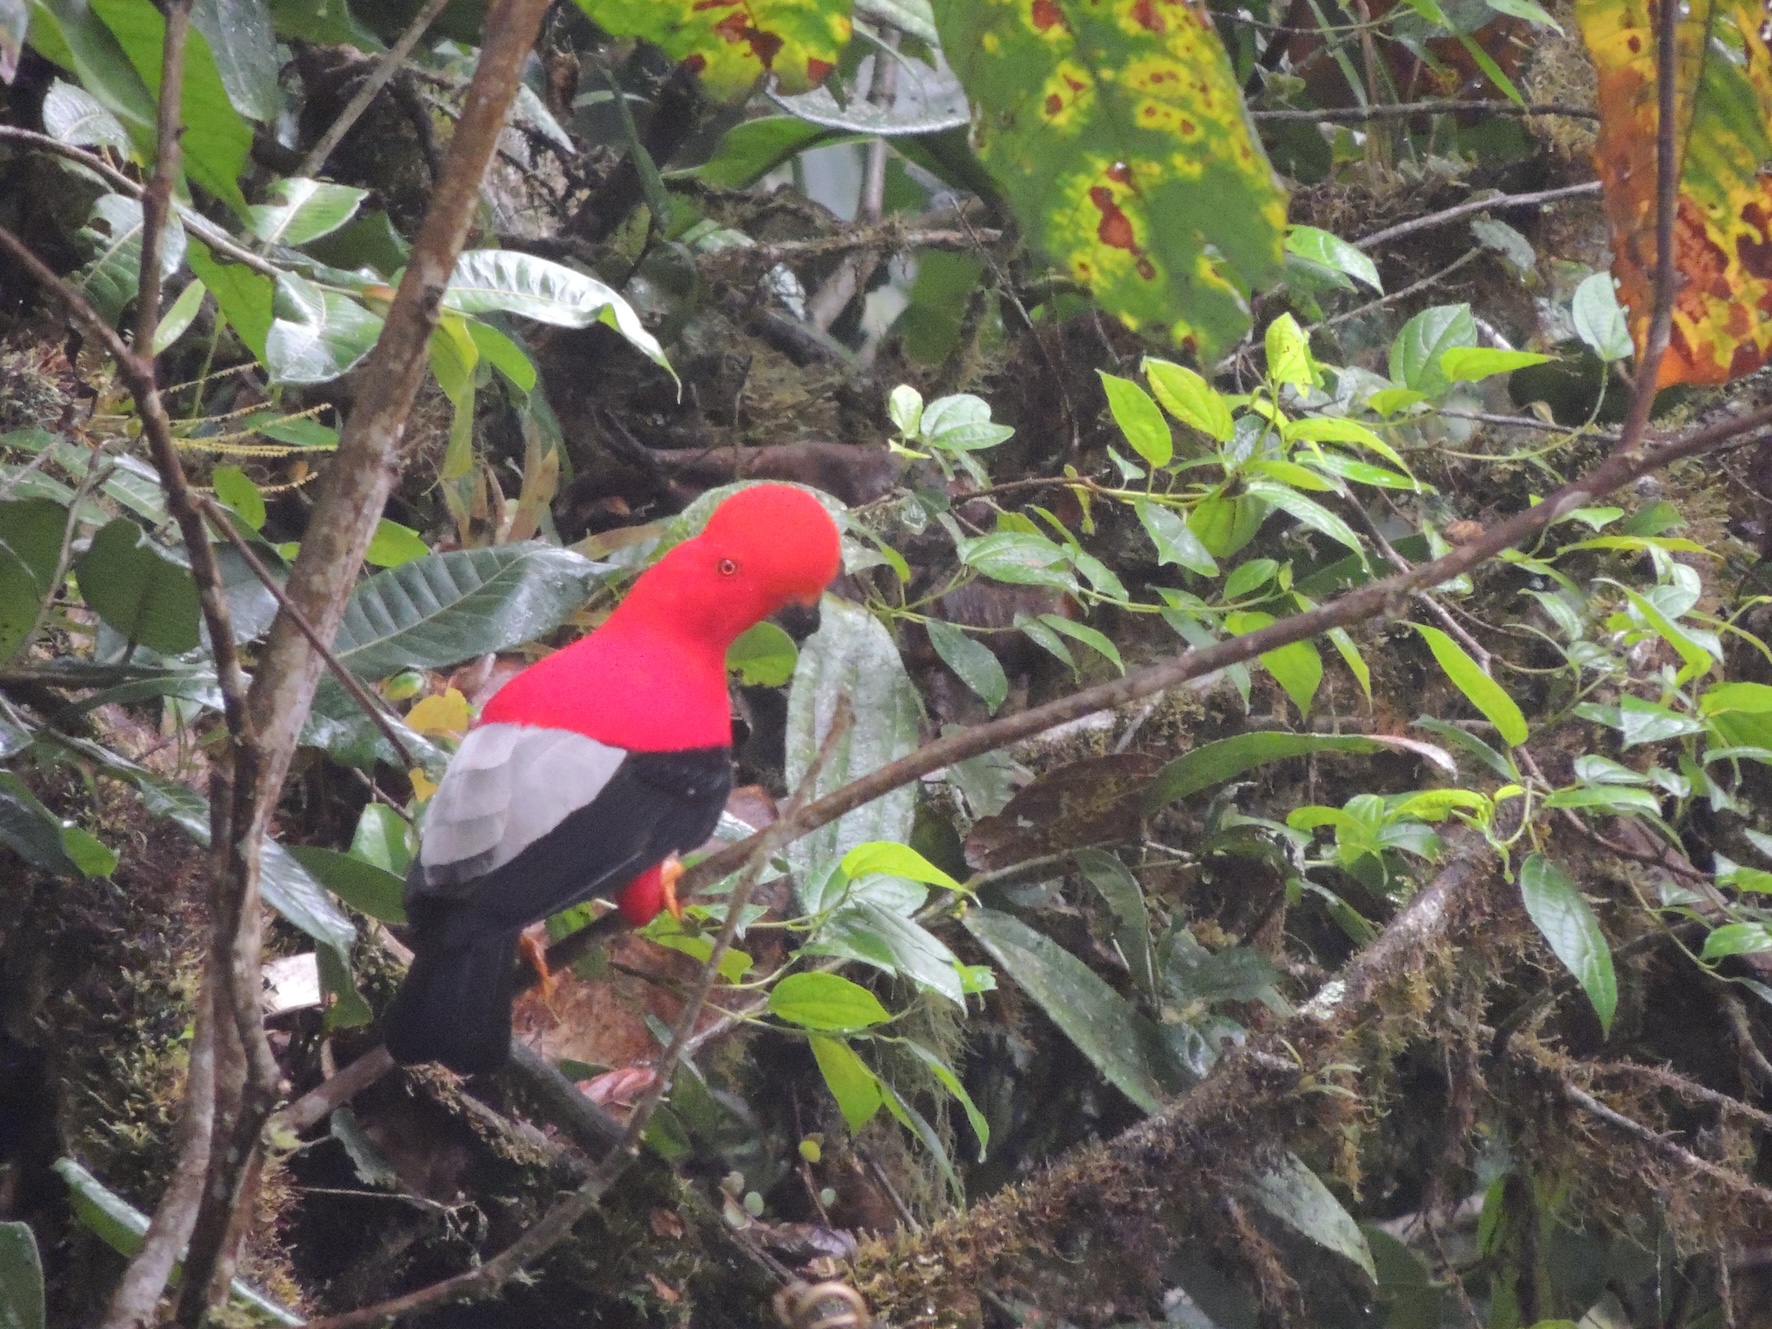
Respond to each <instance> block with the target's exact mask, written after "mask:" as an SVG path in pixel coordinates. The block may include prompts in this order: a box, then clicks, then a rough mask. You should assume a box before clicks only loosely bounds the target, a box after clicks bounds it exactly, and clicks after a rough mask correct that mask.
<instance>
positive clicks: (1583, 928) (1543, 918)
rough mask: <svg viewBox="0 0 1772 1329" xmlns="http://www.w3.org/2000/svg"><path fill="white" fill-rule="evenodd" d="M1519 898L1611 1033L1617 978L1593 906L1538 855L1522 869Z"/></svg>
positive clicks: (1555, 866)
mask: <svg viewBox="0 0 1772 1329" xmlns="http://www.w3.org/2000/svg"><path fill="white" fill-rule="evenodd" d="M1520 898H1521V900H1522V901H1524V902H1525V905H1526V912H1527V914H1529V915H1530V916H1531V918H1532V922H1533V925H1534V926H1536V927H1537V928H1538V931H1539V933H1540V934H1541V935H1542V936H1543V937H1544V939H1545V941H1546V942H1548V943H1549V945H1550V948H1551V950H1552V951H1554V952H1555V953H1556V956H1557V959H1559V960H1561V961H1562V962H1563V965H1564V967H1565V968H1566V969H1568V971H1569V972H1570V973H1571V974H1573V975H1574V976H1575V981H1576V982H1578V983H1580V984H1581V990H1582V991H1583V992H1585V993H1587V999H1588V1000H1589V1001H1590V1002H1592V1003H1593V1007H1594V1014H1595V1015H1597V1016H1599V1017H1600V1028H1601V1029H1602V1030H1605V1031H1607V1032H1610V1031H1611V1028H1612V1014H1613V1012H1614V1011H1616V1010H1617V1009H1618V975H1617V974H1616V973H1615V972H1614V971H1613V968H1612V949H1611V947H1609V946H1608V945H1607V944H1606V934H1605V933H1604V932H1602V931H1601V930H1600V920H1599V919H1597V918H1595V917H1594V911H1593V909H1592V907H1590V906H1589V904H1588V902H1587V901H1586V900H1585V899H1583V898H1582V895H1581V892H1580V891H1579V890H1577V889H1576V886H1575V883H1574V882H1573V881H1572V880H1570V877H1569V874H1568V873H1567V872H1565V871H1563V869H1562V867H1561V866H1560V865H1559V864H1558V863H1556V862H1555V861H1553V860H1552V859H1549V858H1546V857H1545V856H1544V855H1543V854H1533V855H1531V856H1530V857H1529V858H1527V860H1526V861H1525V862H1524V863H1522V864H1520Z"/></svg>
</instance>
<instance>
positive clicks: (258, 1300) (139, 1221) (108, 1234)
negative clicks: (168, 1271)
mask: <svg viewBox="0 0 1772 1329" xmlns="http://www.w3.org/2000/svg"><path fill="white" fill-rule="evenodd" d="M50 1166H51V1167H52V1168H54V1170H55V1172H56V1174H57V1175H58V1176H60V1177H61V1179H62V1180H63V1181H64V1182H65V1183H67V1187H68V1198H69V1200H70V1201H71V1202H72V1205H71V1207H72V1208H73V1210H74V1217H75V1218H77V1219H79V1220H80V1223H81V1224H82V1226H84V1227H86V1228H88V1229H89V1230H91V1231H92V1232H94V1233H97V1234H98V1237H99V1239H100V1240H102V1241H103V1242H104V1243H105V1244H106V1245H107V1246H109V1247H110V1248H111V1249H112V1250H114V1251H116V1252H117V1253H118V1254H119V1255H124V1256H130V1255H134V1254H135V1253H136V1252H137V1251H138V1250H140V1249H141V1245H142V1238H143V1237H144V1236H145V1235H146V1234H147V1231H148V1216H147V1215H146V1214H144V1213H142V1212H141V1211H140V1210H138V1209H136V1208H135V1207H134V1206H132V1205H131V1204H130V1203H129V1202H128V1201H127V1200H125V1199H124V1198H123V1197H122V1196H120V1195H118V1194H117V1193H116V1192H115V1191H112V1190H110V1189H109V1188H108V1187H106V1186H105V1184H104V1183H103V1182H101V1181H100V1180H99V1179H98V1178H97V1177H95V1176H93V1175H92V1173H90V1172H88V1171H87V1170H86V1169H85V1168H83V1167H81V1166H80V1165H79V1164H78V1163H76V1162H75V1161H74V1160H73V1159H71V1158H58V1159H56V1160H55V1162H54V1163H52V1164H51V1165H50ZM177 1278H178V1266H177V1265H174V1266H173V1279H172V1281H173V1282H175V1283H176V1282H177ZM228 1291H229V1295H230V1296H231V1297H232V1298H233V1300H234V1301H236V1302H238V1303H239V1304H240V1305H242V1306H244V1307H246V1308H248V1309H249V1310H250V1311H251V1312H252V1314H253V1315H254V1316H256V1317H257V1318H259V1319H262V1320H267V1321H269V1322H270V1323H271V1324H275V1325H287V1326H290V1329H300V1327H301V1326H302V1325H303V1324H305V1323H306V1321H305V1320H303V1319H302V1318H301V1317H300V1316H299V1315H295V1314H292V1313H291V1312H289V1311H287V1310H285V1309H284V1308H283V1307H281V1306H279V1305H278V1304H277V1303H276V1302H274V1301H271V1300H270V1299H268V1298H266V1297H264V1296H261V1295H260V1294H259V1293H257V1292H254V1291H253V1290H252V1289H251V1288H250V1287H248V1286H247V1285H246V1284H245V1283H243V1282H241V1281H240V1280H239V1279H238V1278H236V1279H235V1280H234V1281H233V1282H232V1283H231V1284H229V1288H228Z"/></svg>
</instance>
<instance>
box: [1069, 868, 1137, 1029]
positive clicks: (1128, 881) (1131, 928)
mask: <svg viewBox="0 0 1772 1329" xmlns="http://www.w3.org/2000/svg"><path fill="white" fill-rule="evenodd" d="M1075 857H1076V860H1077V867H1078V868H1080V869H1081V870H1082V873H1083V875H1084V876H1085V877H1087V878H1088V879H1089V884H1090V885H1091V886H1093V887H1095V889H1096V890H1097V891H1098V892H1099V893H1100V895H1101V898H1102V899H1103V900H1105V901H1107V906H1108V908H1109V909H1110V910H1112V911H1113V916H1114V944H1115V945H1116V946H1118V947H1119V948H1120V958H1121V959H1123V960H1125V961H1126V968H1127V969H1128V970H1130V971H1131V973H1132V981H1133V982H1135V983H1137V984H1138V986H1139V987H1140V988H1141V989H1143V991H1144V992H1145V993H1146V995H1148V996H1151V997H1155V996H1156V991H1157V971H1156V967H1155V965H1154V964H1153V962H1152V958H1151V914H1150V909H1149V908H1148V907H1147V906H1146V904H1145V902H1144V889H1143V888H1142V887H1141V886H1139V884H1138V878H1137V877H1135V876H1133V875H1132V872H1131V870H1130V869H1129V868H1128V867H1127V866H1126V865H1125V864H1124V863H1122V862H1121V861H1120V860H1119V859H1117V858H1115V857H1114V856H1113V855H1112V854H1110V853H1107V852H1106V851H1105V850H1101V849H1079V850H1077V852H1076V855H1075Z"/></svg>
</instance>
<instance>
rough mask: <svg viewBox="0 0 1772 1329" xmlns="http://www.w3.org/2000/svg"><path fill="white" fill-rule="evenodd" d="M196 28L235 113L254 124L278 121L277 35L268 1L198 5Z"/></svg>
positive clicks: (200, 1) (210, 0)
mask: <svg viewBox="0 0 1772 1329" xmlns="http://www.w3.org/2000/svg"><path fill="white" fill-rule="evenodd" d="M191 24H192V26H193V27H195V28H196V29H197V31H198V32H200V33H202V34H203V40H204V41H206V42H208V43H209V53H210V55H211V57H212V58H213V59H214V60H215V69H216V73H217V74H218V75H219V76H220V78H221V84H222V87H223V89H224V90H226V92H227V94H228V100H229V101H230V102H232V103H233V106H234V109H235V110H236V111H238V112H240V114H241V115H243V116H245V117H246V118H247V119H249V120H258V121H261V122H263V123H266V124H269V123H270V122H271V121H273V120H275V119H276V118H277V69H278V59H277V36H276V34H275V33H274V32H272V31H271V10H270V6H269V5H267V4H265V3H263V0H195V3H194V4H193V5H192V6H191Z"/></svg>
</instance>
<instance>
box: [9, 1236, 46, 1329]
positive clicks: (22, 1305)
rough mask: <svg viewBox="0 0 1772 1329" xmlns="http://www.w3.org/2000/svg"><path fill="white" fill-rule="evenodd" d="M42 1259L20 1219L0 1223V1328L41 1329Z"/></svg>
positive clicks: (42, 1312) (35, 1243) (32, 1238)
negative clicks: (15, 1221) (18, 1221)
mask: <svg viewBox="0 0 1772 1329" xmlns="http://www.w3.org/2000/svg"><path fill="white" fill-rule="evenodd" d="M43 1325H44V1311H43V1262H42V1261H41V1260H39V1259H38V1258H37V1238H36V1237H34V1236H32V1235H31V1229H30V1227H29V1226H27V1225H26V1224H24V1223H0V1329H43Z"/></svg>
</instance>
